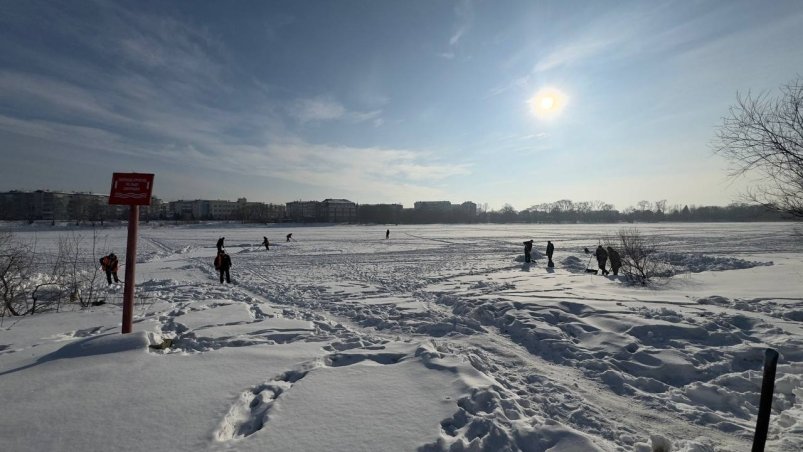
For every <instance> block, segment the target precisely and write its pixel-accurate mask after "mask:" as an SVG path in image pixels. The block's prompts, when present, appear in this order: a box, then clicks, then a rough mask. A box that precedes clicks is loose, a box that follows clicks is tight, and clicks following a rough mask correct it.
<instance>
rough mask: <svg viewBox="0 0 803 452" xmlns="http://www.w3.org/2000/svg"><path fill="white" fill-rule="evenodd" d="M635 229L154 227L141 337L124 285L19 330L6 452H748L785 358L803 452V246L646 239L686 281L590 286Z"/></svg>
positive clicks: (0, 352)
mask: <svg viewBox="0 0 803 452" xmlns="http://www.w3.org/2000/svg"><path fill="white" fill-rule="evenodd" d="M619 227H620V226H618V225H602V226H599V225H515V226H511V225H506V226H500V225H460V226H455V225H428V226H420V225H416V226H413V225H409V226H390V230H391V234H390V239H388V240H385V238H384V233H385V229H386V228H387V226H385V225H378V226H374V227H370V226H310V227H292V226H272V227H256V226H241V225H221V224H217V225H195V226H180V227H178V226H169V225H149V226H145V225H143V227H142V229H141V231H140V241H139V253H138V261H139V263H138V265H137V304H136V308H135V324H134V333H132V334H128V335H121V334H119V332H120V320H121V310H120V304H121V302H122V289H120V288H112V289H108V290H107V289H104V290H106V291H107V292H106V295H105V297H106V301H107V302H108V303H107V304H106V305H103V306H99V307H94V308H91V309H86V310H79V309H78V308H75V307H68V308H67V309H66V310H64V311H63V312H60V313H52V314H42V315H35V316H30V317H25V318H21V319H19V318H17V319H11V318H6V319H4V321H3V325H2V327H1V328H0V404H2V409H0V450H4V451H17V450H20V451H43V450H64V451H75V450H86V451H95V450H98V451H100V450H137V451H141V450H165V451H167V450H170V451H179V450H193V451H197V450H246V451H247V450H277V451H278V450H281V451H285V450H286V451H319V450H348V451H357V450H364V451H380V450H381V451H385V450H387V451H396V450H420V451H436V450H456V451H459V450H493V451H497V450H527V451H547V450H549V451H592V450H604V451H614V450H615V451H619V450H622V451H633V450H636V451H648V450H652V447H653V446H655V447H658V446H659V445H661V444H666V443H671V445H672V450H673V451H708V450H722V451H741V450H749V448H750V444H751V441H752V432H753V429H754V428H755V422H756V413H757V411H758V408H757V407H758V393H759V389H760V384H761V369H762V359H763V353H764V350H765V349H766V348H767V347H773V348H775V349H777V350H778V351H779V352H780V354H781V359H780V362H779V367H778V374H777V382H776V392H775V398H774V402H773V412H772V419H771V424H770V434H769V442H768V445H767V450H772V451H797V450H801V449H803V325H802V324H801V321H803V235H801V234H803V232H801V230H803V226H801V225H797V224H790V223H785V224H752V223H748V224H671V225H638V227H639V228H640V230H641V232H642V233H644V234H649V235H655V236H656V237H658V239H659V241H660V243H661V247H662V249H663V250H665V251H667V252H669V253H670V255H669V256H670V257H671V260H672V263H673V264H674V265H676V266H677V267H682V268H683V269H685V271H682V272H681V273H680V274H678V275H677V276H675V277H674V278H673V279H672V280H670V282H669V283H667V284H663V285H660V286H657V287H650V288H644V287H634V286H629V285H626V284H623V282H622V281H620V280H618V279H616V278H614V277H603V276H594V275H591V274H588V273H585V272H584V269H585V267H586V265H587V263H588V257H587V255H586V254H584V253H583V248H584V247H589V248H591V249H593V248H594V247H596V245H597V242H598V239H600V238H601V237H603V236H605V235H609V234H612V233H613V232H615V231H616V230H617V229H619ZM289 232H292V233H293V237H294V238H295V240H296V241H293V242H286V241H285V239H284V237H285V235H286V234H287V233H289ZM72 233H73V232H69V231H68V230H67V228H61V229H58V230H50V229H48V228H40V229H38V230H35V231H34V230H29V229H27V228H26V227H18V229H16V230H15V235H16V237H17V238H20V239H23V240H30V239H33V238H35V239H36V243H37V247H38V249H40V250H41V249H47V248H48V247H51V248H53V247H55V244H56V242H57V239H58V237H59V236H63V235H65V234H72ZM82 233H83V234H91V232H88V231H86V230H84V231H82ZM125 234H126V231H125V229H124V228H107V229H102V230H100V232H99V239H100V240H101V241H102V242H103V243H105V244H106V245H105V246H104V248H106V249H104V250H102V251H104V252H105V251H114V252H116V253H117V254H118V255H119V256H120V260H121V262H125V260H124V254H125ZM220 236H225V237H226V241H225V246H226V249H227V250H228V251H229V253H230V254H231V255H232V261H233V267H232V276H233V278H234V280H235V281H234V284H232V285H221V284H219V282H218V280H217V274H216V273H215V272H214V269H213V267H212V260H213V256H214V254H215V242H216V240H217V238H218V237H220ZM263 236H267V237H268V238H269V239H270V240H271V242H272V244H271V249H270V251H266V250H265V249H264V247H262V246H260V245H259V243H260V242H261V241H262V237H263ZM530 238H532V239H534V240H535V241H536V252H535V253H534V256H535V258H536V259H535V262H534V263H533V264H532V265H529V266H528V265H526V264H524V263H523V262H522V257H521V254H522V253H521V252H522V248H523V246H522V244H521V242H522V241H524V240H527V239H530ZM547 240H552V241H553V243H554V244H555V247H556V251H555V262H556V268H555V269H554V270H553V269H547V268H546V265H545V259H544V258H543V257H542V253H543V252H544V248H545V246H546V241H547ZM591 266H592V267H594V266H595V264H594V263H593V262H592V263H591ZM123 274H124V270H121V271H120V276H121V277H122V276H123ZM165 338H171V339H173V347H172V348H168V349H165V350H160V349H155V348H151V347H149V346H150V345H156V344H159V343H161V342H162V340H163V339H165Z"/></svg>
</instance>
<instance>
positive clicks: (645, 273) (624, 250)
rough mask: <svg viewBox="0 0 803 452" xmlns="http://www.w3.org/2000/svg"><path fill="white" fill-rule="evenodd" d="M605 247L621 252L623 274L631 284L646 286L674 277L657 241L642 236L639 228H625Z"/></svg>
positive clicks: (653, 238) (610, 238) (608, 241)
mask: <svg viewBox="0 0 803 452" xmlns="http://www.w3.org/2000/svg"><path fill="white" fill-rule="evenodd" d="M605 245H606V246H610V247H613V248H615V249H617V250H618V251H619V256H620V257H621V260H622V268H621V271H622V274H623V275H624V277H625V278H626V279H627V280H628V281H631V282H636V283H640V284H643V285H646V284H648V283H650V282H655V281H656V280H662V279H665V278H668V277H670V276H671V275H672V266H671V265H670V264H669V262H667V260H666V259H665V257H664V256H663V254H662V253H660V252H659V247H658V243H657V240H656V239H655V237H652V236H645V235H642V234H641V231H639V230H638V229H637V228H623V229H620V230H619V232H618V233H617V234H616V235H615V236H614V237H607V238H606V239H605Z"/></svg>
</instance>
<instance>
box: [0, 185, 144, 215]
mask: <svg viewBox="0 0 803 452" xmlns="http://www.w3.org/2000/svg"><path fill="white" fill-rule="evenodd" d="M155 199H157V200H158V198H155ZM127 212H128V209H126V206H117V205H109V195H102V194H96V193H81V192H72V193H67V192H60V191H50V190H35V191H18V190H11V191H8V192H2V193H0V219H2V220H27V221H41V220H46V221H65V220H69V221H76V222H78V223H80V222H83V221H91V222H95V221H100V222H103V221H105V220H113V219H122V218H125V217H126V214H127Z"/></svg>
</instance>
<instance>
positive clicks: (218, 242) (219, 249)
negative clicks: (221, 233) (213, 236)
mask: <svg viewBox="0 0 803 452" xmlns="http://www.w3.org/2000/svg"><path fill="white" fill-rule="evenodd" d="M224 240H226V237H221V238H219V239H217V245H216V246H217V252H218V253H219V252H220V251H221V250H222V249H223V241H224Z"/></svg>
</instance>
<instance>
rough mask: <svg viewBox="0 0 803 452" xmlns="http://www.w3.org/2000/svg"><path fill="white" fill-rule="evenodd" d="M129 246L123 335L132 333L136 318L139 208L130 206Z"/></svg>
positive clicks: (124, 290) (124, 294)
mask: <svg viewBox="0 0 803 452" xmlns="http://www.w3.org/2000/svg"><path fill="white" fill-rule="evenodd" d="M128 208H129V209H130V210H129V211H128V244H127V245H126V248H125V288H124V289H123V334H126V333H130V332H131V329H132V319H133V318H134V278H135V272H134V269H135V265H136V264H137V233H138V229H139V206H137V205H133V206H128Z"/></svg>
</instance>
